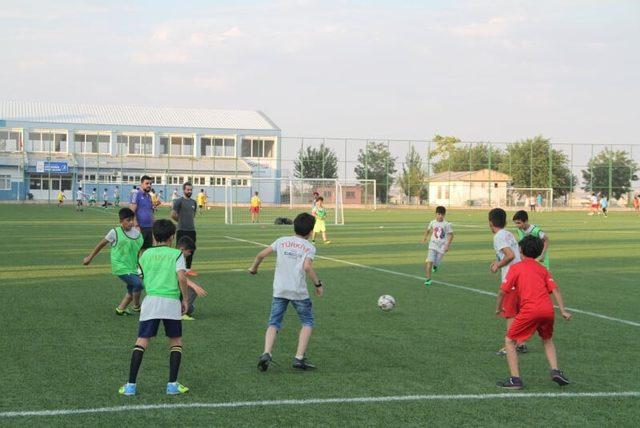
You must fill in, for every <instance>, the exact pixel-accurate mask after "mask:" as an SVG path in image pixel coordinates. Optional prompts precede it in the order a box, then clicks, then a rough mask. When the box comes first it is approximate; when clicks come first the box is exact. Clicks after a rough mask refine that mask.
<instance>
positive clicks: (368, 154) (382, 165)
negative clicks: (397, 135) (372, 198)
mask: <svg viewBox="0 0 640 428" xmlns="http://www.w3.org/2000/svg"><path fill="white" fill-rule="evenodd" d="M353 171H354V172H355V174H356V178H358V179H359V180H366V179H369V180H376V190H377V193H378V198H379V199H380V201H383V202H387V195H388V194H389V189H388V188H389V187H391V185H392V184H393V175H394V174H395V173H396V158H394V157H393V156H391V152H390V151H389V149H388V148H387V145H386V144H384V143H375V142H374V143H369V144H367V148H366V150H362V149H360V151H359V152H358V165H356V167H355V168H354V170H353Z"/></svg>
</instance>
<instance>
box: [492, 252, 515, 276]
mask: <svg viewBox="0 0 640 428" xmlns="http://www.w3.org/2000/svg"><path fill="white" fill-rule="evenodd" d="M501 250H502V252H503V253H504V258H503V259H502V260H499V261H498V260H496V261H494V262H493V263H491V267H490V268H491V272H493V273H496V272H498V269H501V268H503V267H504V266H506V265H508V264H509V263H511V261H512V260H513V259H514V258H515V257H516V256H515V254H513V251H511V248H509V247H504V248H501Z"/></svg>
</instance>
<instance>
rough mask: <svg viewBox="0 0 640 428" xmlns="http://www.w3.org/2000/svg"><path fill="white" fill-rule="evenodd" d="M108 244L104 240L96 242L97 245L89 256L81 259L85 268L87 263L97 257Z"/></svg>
mask: <svg viewBox="0 0 640 428" xmlns="http://www.w3.org/2000/svg"><path fill="white" fill-rule="evenodd" d="M108 243H109V241H107V240H106V239H104V238H102V239H101V240H100V242H98V245H96V248H94V249H93V251H92V252H91V254H89V255H88V256H87V257H85V258H84V259H82V264H83V265H85V266H88V265H89V263H91V260H93V258H94V257H95V256H97V255H98V253H99V252H100V250H102V249H103V248H104V247H106V246H107V244H108Z"/></svg>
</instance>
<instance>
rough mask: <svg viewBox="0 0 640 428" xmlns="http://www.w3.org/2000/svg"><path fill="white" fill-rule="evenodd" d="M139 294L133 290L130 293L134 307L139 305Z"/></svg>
mask: <svg viewBox="0 0 640 428" xmlns="http://www.w3.org/2000/svg"><path fill="white" fill-rule="evenodd" d="M140 294H141V293H140V292H139V291H134V292H133V293H131V296H132V301H133V307H134V308H139V307H140Z"/></svg>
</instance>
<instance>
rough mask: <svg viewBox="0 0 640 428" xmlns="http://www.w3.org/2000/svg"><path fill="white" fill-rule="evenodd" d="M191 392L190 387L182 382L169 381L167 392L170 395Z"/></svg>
mask: <svg viewBox="0 0 640 428" xmlns="http://www.w3.org/2000/svg"><path fill="white" fill-rule="evenodd" d="M187 392H189V388H187V387H186V386H184V385H183V384H181V383H180V382H169V383H167V394H168V395H179V394H185V393H187Z"/></svg>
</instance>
